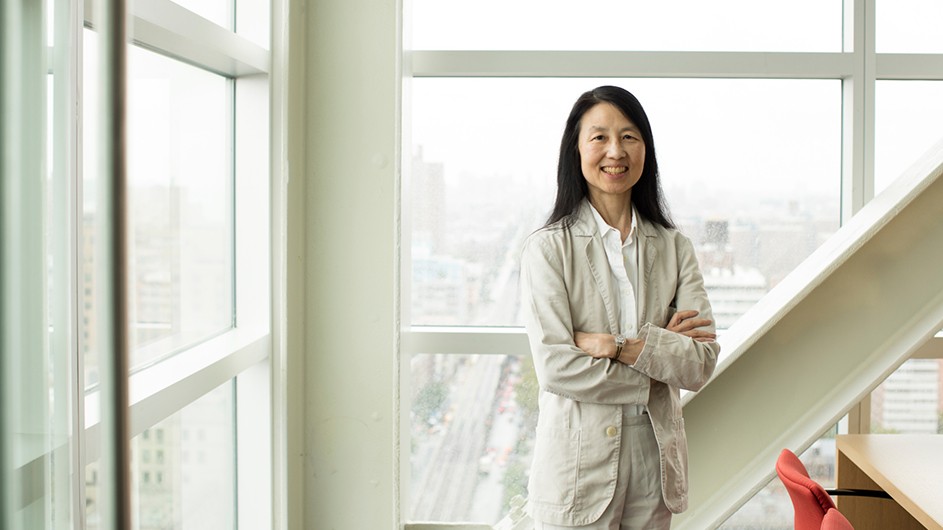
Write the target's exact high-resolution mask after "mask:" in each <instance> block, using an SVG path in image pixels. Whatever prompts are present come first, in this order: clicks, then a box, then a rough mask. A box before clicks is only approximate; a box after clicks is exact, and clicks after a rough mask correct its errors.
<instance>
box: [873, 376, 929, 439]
mask: <svg viewBox="0 0 943 530" xmlns="http://www.w3.org/2000/svg"><path fill="white" fill-rule="evenodd" d="M941 386H943V359H911V360H909V361H907V362H905V363H904V364H902V365H901V366H900V368H898V369H897V370H896V371H895V372H894V373H892V374H891V375H889V376H888V377H887V379H885V380H884V382H883V383H881V385H880V386H878V387H877V388H876V389H874V392H872V393H871V432H879V433H902V434H937V433H943V399H941V398H943V393H941V392H940V387H941Z"/></svg>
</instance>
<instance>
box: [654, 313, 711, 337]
mask: <svg viewBox="0 0 943 530" xmlns="http://www.w3.org/2000/svg"><path fill="white" fill-rule="evenodd" d="M697 315H698V312H697V311H694V310H691V309H689V310H685V311H678V312H677V313H675V314H674V315H673V316H672V317H671V320H669V321H668V326H666V328H665V329H667V330H668V331H673V332H675V333H680V334H682V335H685V336H687V337H691V338H692V339H694V340H696V341H698V342H714V341H715V340H717V334H716V333H711V332H709V331H704V330H701V329H697V328H701V327H704V326H710V325H711V323H712V322H711V320H710V319H708V318H695V317H697Z"/></svg>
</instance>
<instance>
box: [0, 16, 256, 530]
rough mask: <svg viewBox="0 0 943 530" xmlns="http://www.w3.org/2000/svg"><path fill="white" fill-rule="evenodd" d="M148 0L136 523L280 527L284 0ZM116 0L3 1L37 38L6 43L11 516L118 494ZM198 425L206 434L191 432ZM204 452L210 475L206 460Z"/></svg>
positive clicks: (2, 193)
mask: <svg viewBox="0 0 943 530" xmlns="http://www.w3.org/2000/svg"><path fill="white" fill-rule="evenodd" d="M128 4H129V8H128V9H129V29H130V39H131V40H132V42H131V43H129V44H128V45H127V73H128V78H127V80H126V83H127V98H126V104H127V116H126V119H127V135H126V137H125V138H123V141H124V142H123V143H124V144H125V145H126V149H127V150H126V155H127V157H126V168H127V184H128V187H127V199H128V210H127V226H126V232H125V235H126V238H127V239H126V242H127V248H128V252H127V262H126V263H125V264H124V267H125V269H126V272H127V274H126V278H127V282H128V283H127V290H128V314H127V323H128V340H129V342H130V345H129V346H130V348H129V350H130V353H129V356H130V363H129V364H130V374H129V393H130V396H129V401H130V403H129V405H130V406H129V409H128V410H127V416H128V424H129V425H130V428H131V429H132V432H131V434H132V435H133V436H134V438H133V443H132V461H131V466H130V469H129V471H130V476H131V478H132V489H133V491H132V493H131V496H132V503H131V504H132V506H133V507H134V510H133V511H134V516H133V525H132V527H133V528H135V529H142V530H143V529H147V528H165V527H169V526H173V527H175V528H191V527H192V528H196V527H213V528H235V527H236V526H237V522H238V521H243V522H244V523H245V524H246V525H247V526H248V527H253V526H260V524H259V521H268V520H269V519H270V514H271V503H270V501H269V500H268V499H270V498H271V491H270V488H268V487H267V483H266V481H265V480H260V477H264V476H267V474H268V473H269V472H270V465H271V463H270V462H269V461H268V460H267V459H266V458H264V457H262V456H260V455H267V454H269V442H268V440H269V437H268V436H266V433H267V432H268V428H269V412H268V407H267V403H268V399H269V397H268V396H269V392H268V377H267V373H268V362H269V361H268V357H269V351H270V347H269V341H270V331H269V325H270V324H269V314H270V309H269V308H270V304H269V300H270V283H269V273H268V268H269V255H270V252H269V239H270V237H269V214H268V209H269V202H268V197H269V182H270V178H269V153H268V145H269V125H268V107H269V94H268V76H269V51H268V47H269V44H268V40H269V29H268V26H269V12H270V5H269V1H268V0H219V1H216V2H212V3H211V2H183V1H181V2H172V1H170V0H150V1H148V2H138V3H134V2H129V3H128ZM98 5H100V3H98V2H95V3H92V2H84V1H83V0H67V1H65V2H46V3H44V4H43V5H42V8H41V9H36V10H30V11H21V10H20V9H19V8H18V7H16V6H12V5H11V6H7V5H6V4H4V8H3V10H4V15H3V17H2V18H0V26H2V28H0V34H2V35H3V41H4V44H3V50H4V55H5V56H7V55H8V51H9V54H12V55H10V56H11V57H12V56H14V55H15V56H16V57H22V60H21V59H16V60H14V61H7V60H6V59H4V60H3V61H0V65H2V71H0V83H2V92H0V96H2V98H0V99H2V105H3V115H4V120H3V124H2V126H0V131H2V132H0V134H2V138H3V141H2V142H0V144H2V145H3V148H2V149H3V153H2V154H3V156H2V159H3V160H4V163H3V166H2V171H3V175H2V179H0V180H2V182H3V183H4V184H2V189H0V198H2V199H0V200H2V201H3V207H2V210H3V211H4V212H5V214H4V216H3V221H2V222H0V230H2V231H3V240H4V241H5V244H4V247H3V249H4V250H3V254H2V259H3V267H2V270H3V271H4V272H3V276H2V283H0V285H2V292H3V293H4V294H5V295H9V296H4V297H3V298H4V300H5V302H4V304H5V305H4V306H3V308H2V311H0V315H2V317H0V329H2V331H3V333H2V337H3V343H2V350H3V355H2V356H0V357H2V359H3V361H2V362H0V387H2V388H3V389H4V392H5V394H4V398H3V400H2V402H3V403H5V404H7V405H5V406H3V407H0V432H2V439H3V440H5V441H4V442H3V444H2V449H3V450H2V451H0V467H2V470H3V475H2V476H3V478H2V479H0V508H2V509H0V514H2V515H0V526H2V527H3V528H97V527H98V523H99V521H100V520H101V513H99V512H98V510H97V508H98V507H99V506H102V505H108V504H109V503H111V504H113V500H112V499H106V498H103V497H102V496H103V495H107V491H108V490H109V488H105V487H103V485H105V482H103V481H108V480H110V478H109V476H110V475H109V474H108V473H104V472H102V470H101V469H99V466H100V464H101V461H102V460H103V458H102V457H103V456H106V455H111V454H113V453H114V450H113V447H112V446H111V445H109V444H108V443H103V442H102V440H103V439H104V438H106V437H105V435H104V434H103V433H102V431H103V427H102V423H103V422H102V418H103V417H104V416H103V413H102V410H103V406H102V405H103V404H104V403H105V401H107V400H105V399H103V392H104V389H105V388H106V387H107V386H108V385H107V382H106V381H104V380H103V378H102V376H101V374H104V373H108V371H107V370H105V369H104V368H107V366H108V364H109V363H110V358H109V356H107V355H103V354H102V351H101V350H102V348H103V347H104V346H102V344H103V342H104V339H103V337H105V336H106V335H107V334H110V333H111V329H112V328H111V325H110V324H108V323H107V322H106V319H105V318H104V316H103V315H104V313H103V312H102V306H103V303H104V302H103V300H104V299H105V298H106V297H104V296H103V295H102V293H108V292H110V289H111V288H113V286H112V285H111V282H113V281H114V280H113V278H114V277H115V276H113V275H110V274H103V272H102V271H103V270H107V269H103V268H102V267H103V261H104V260H103V259H102V256H103V254H102V248H103V245H102V244H101V239H100V237H99V234H101V233H102V231H101V230H102V229H103V227H106V225H108V224H110V223H112V222H113V220H111V219H109V218H108V217H107V216H106V215H105V214H104V213H103V212H104V211H105V204H104V203H103V202H102V199H101V197H107V195H103V194H100V193H99V192H100V191H101V190H102V189H103V188H104V186H103V184H102V183H103V179H102V178H100V176H101V174H102V170H101V166H100V165H99V162H98V161H99V150H100V148H103V147H104V143H103V142H102V141H101V138H100V131H101V129H102V128H103V126H104V123H105V120H106V119H107V118H108V117H109V116H112V115H113V110H112V109H111V108H110V107H108V106H107V105H105V104H99V99H98V94H99V89H100V85H101V83H100V75H99V73H100V72H101V71H104V70H106V68H105V66H106V65H104V64H100V62H99V48H100V47H102V46H104V43H105V42H107V40H106V39H107V37H108V36H107V35H106V34H100V33H99V31H103V30H102V29H101V28H102V26H103V25H102V24H99V22H100V21H101V19H100V18H99V14H98V12H97V11H96V8H97V7H98ZM81 13H84V14H85V17H86V18H85V19H84V20H83V19H81V18H79V15H78V14H81ZM43 22H46V23H47V24H45V25H44V24H43ZM237 28H238V30H237ZM38 37H41V38H38ZM106 103H109V104H110V102H106ZM8 117H9V118H8ZM14 138H15V140H14ZM8 177H9V178H8ZM8 183H9V184H8ZM237 220H238V222H237ZM7 242H9V244H8V243H7ZM11 289H12V290H11ZM14 315H21V316H20V317H14ZM13 330H17V331H15V332H13V333H10V332H11V331H13ZM242 401H246V402H247V403H248V404H247V405H245V406H242V405H241V403H242ZM12 404H17V406H16V407H14V406H13V405H12ZM19 404H25V405H24V406H20V405H19ZM240 423H245V424H247V425H253V431H252V432H251V433H250V432H248V431H246V430H241V429H239V428H238V425H239V424H240ZM196 426H199V428H200V429H201V434H202V436H201V437H199V438H197V437H193V438H192V439H191V440H189V441H182V439H183V437H182V436H181V433H180V431H181V430H186V429H195V428H196ZM6 440H10V442H9V445H8V442H6ZM187 451H189V452H190V453H191V454H202V455H203V459H202V461H201V463H200V465H196V464H192V465H191V466H189V467H187V468H186V469H184V468H183V467H182V466H181V462H182V460H183V455H184V454H186V452H187ZM250 452H251V457H250ZM200 466H202V467H200ZM198 469H203V471H202V472H201V473H203V474H204V477H212V478H213V482H212V484H207V483H206V482H205V480H204V479H203V478H204V477H191V476H190V475H192V474H195V473H197V470H198ZM83 471H84V472H83ZM236 477H245V478H246V482H245V483H242V482H240V481H238V480H237V478H236ZM223 483H228V486H222V487H220V486H221V484H223ZM210 486H211V487H210ZM198 491H210V492H211V493H212V495H211V496H204V495H198V494H196V493H195V492H198ZM12 492H25V494H24V493H15V494H14V493H12ZM241 496H245V497H246V498H251V502H238V500H239V498H240V497H241ZM73 501H80V502H73Z"/></svg>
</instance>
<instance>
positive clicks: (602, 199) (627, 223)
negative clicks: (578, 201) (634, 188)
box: [589, 193, 632, 241]
mask: <svg viewBox="0 0 943 530" xmlns="http://www.w3.org/2000/svg"><path fill="white" fill-rule="evenodd" d="M589 202H590V204H592V205H593V207H594V208H596V211H597V212H599V215H601V216H602V218H603V220H604V221H606V223H607V224H608V225H609V226H611V227H613V228H615V229H616V230H618V231H619V233H620V234H621V235H622V241H625V238H626V237H628V236H629V231H630V230H631V229H632V194H631V193H626V194H625V195H605V194H592V193H591V194H590V196H589Z"/></svg>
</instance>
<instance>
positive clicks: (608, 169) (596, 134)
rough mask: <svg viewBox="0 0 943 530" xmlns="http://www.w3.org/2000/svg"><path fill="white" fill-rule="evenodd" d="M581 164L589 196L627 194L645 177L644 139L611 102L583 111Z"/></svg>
mask: <svg viewBox="0 0 943 530" xmlns="http://www.w3.org/2000/svg"><path fill="white" fill-rule="evenodd" d="M578 142H579V145H578V147H579V152H580V166H581V168H582V170H583V178H585V179H586V183H587V184H588V185H589V195H590V199H593V198H598V197H600V196H601V195H607V194H611V195H627V194H629V193H630V191H631V189H632V186H635V183H636V182H638V181H639V179H640V178H641V177H642V169H643V168H644V166H645V142H643V141H642V134H641V132H640V131H639V129H638V127H636V126H635V124H634V123H632V121H631V120H629V119H628V118H627V117H626V116H625V115H624V114H622V111H620V110H619V109H618V108H616V107H615V106H613V105H612V104H610V103H599V104H597V105H596V106H594V107H592V108H590V109H589V110H588V111H586V114H583V118H582V119H581V120H580V135H579V140H578Z"/></svg>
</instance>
